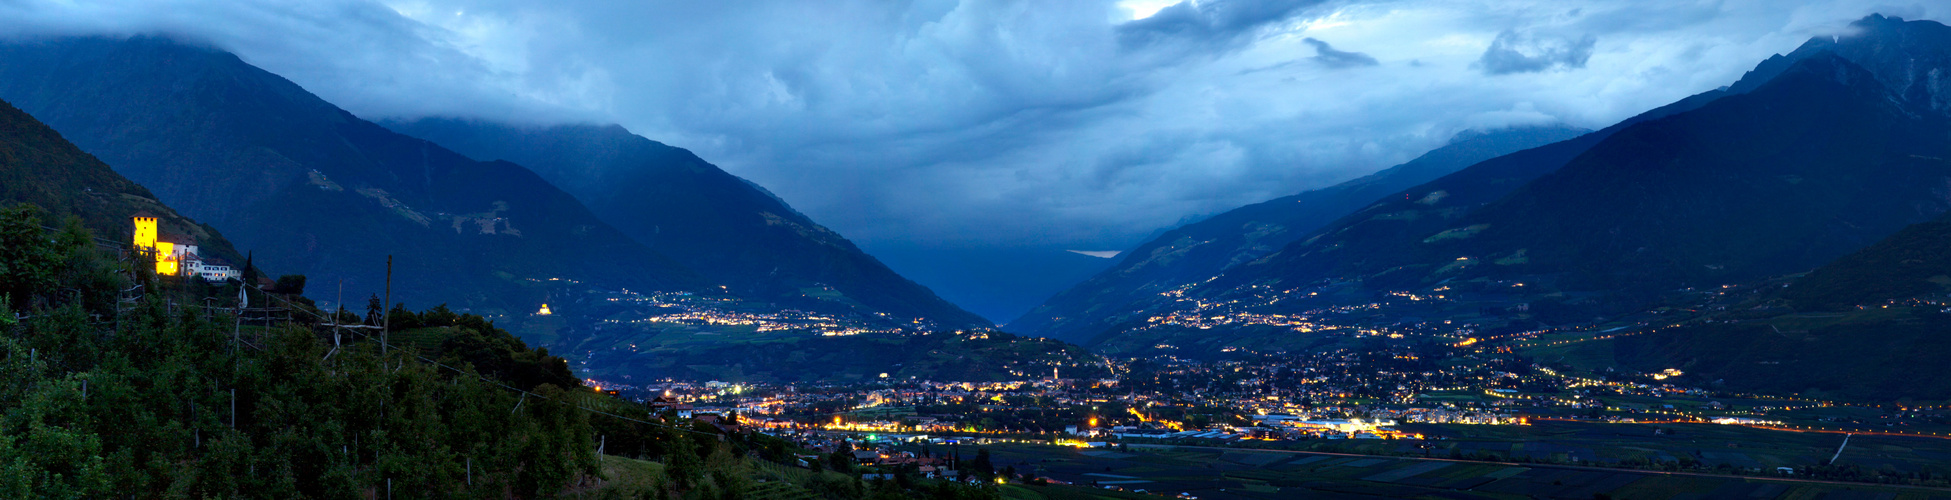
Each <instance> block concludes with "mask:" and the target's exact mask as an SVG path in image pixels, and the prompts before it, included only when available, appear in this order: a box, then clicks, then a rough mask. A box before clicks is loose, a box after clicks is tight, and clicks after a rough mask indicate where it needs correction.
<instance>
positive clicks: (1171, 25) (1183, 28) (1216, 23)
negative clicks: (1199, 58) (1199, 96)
mask: <svg viewBox="0 0 1951 500" xmlns="http://www.w3.org/2000/svg"><path fill="white" fill-rule="evenodd" d="M1320 3H1322V0H1208V1H1204V2H1192V1H1186V2H1180V3H1177V4H1174V5H1172V6H1170V7H1166V8H1163V9H1159V11H1158V12H1156V13H1153V14H1152V16H1151V17H1147V18H1144V19H1139V20H1136V21H1130V22H1127V23H1124V24H1122V25H1119V26H1118V28H1117V31H1118V43H1119V45H1120V46H1122V47H1124V48H1125V49H1126V50H1137V49H1145V48H1154V47H1163V46H1178V47H1186V48H1224V47H1230V46H1234V45H1237V44H1239V43H1240V42H1243V41H1245V40H1248V39H1250V38H1251V37H1252V36H1253V35H1254V34H1256V33H1258V32H1259V31H1260V29H1261V28H1263V27H1266V26H1268V25H1270V24H1273V23H1276V22H1279V21H1281V20H1284V19H1287V18H1288V17H1290V16H1293V15H1294V14H1295V13H1296V12H1298V11H1300V10H1301V9H1303V8H1305V7H1310V6H1314V5H1318V4H1320Z"/></svg>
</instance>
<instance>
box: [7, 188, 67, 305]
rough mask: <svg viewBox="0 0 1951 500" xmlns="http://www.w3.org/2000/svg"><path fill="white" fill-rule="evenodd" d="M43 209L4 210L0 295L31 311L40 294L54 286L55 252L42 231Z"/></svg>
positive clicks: (24, 205)
mask: <svg viewBox="0 0 1951 500" xmlns="http://www.w3.org/2000/svg"><path fill="white" fill-rule="evenodd" d="M40 215H41V209H40V208H39V207H35V206H33V205H29V204H26V203H22V204H18V205H14V206H11V207H7V208H4V209H0V295H4V296H7V297H11V298H12V300H11V302H12V303H13V305H14V307H15V308H19V309H27V308H29V307H31V306H32V304H31V300H30V299H32V298H33V297H34V294H35V293H36V292H44V291H46V290H48V289H50V288H53V287H54V269H55V253H54V249H53V248H51V247H52V245H50V244H49V242H48V237H47V235H46V234H44V233H43V232H42V231H41V218H40Z"/></svg>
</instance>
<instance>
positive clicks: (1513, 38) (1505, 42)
mask: <svg viewBox="0 0 1951 500" xmlns="http://www.w3.org/2000/svg"><path fill="white" fill-rule="evenodd" d="M1597 44H1598V38H1596V37H1593V36H1591V35H1586V36H1585V37H1583V38H1579V39H1576V40H1574V39H1571V38H1566V37H1552V36H1532V35H1525V34H1519V33H1518V32H1517V31H1513V30H1504V32H1503V33H1498V34H1497V39H1496V40H1494V41H1492V42H1490V48H1489V49H1487V50H1485V51H1484V56H1483V58H1481V59H1478V60H1477V68H1478V69H1482V70H1483V71H1484V73H1488V74H1492V75H1508V74H1512V73H1536V72H1539V71H1544V70H1548V69H1553V68H1558V67H1563V68H1568V69H1577V68H1583V67H1585V61H1586V60H1587V59H1591V58H1592V47H1593V46H1594V45H1597Z"/></svg>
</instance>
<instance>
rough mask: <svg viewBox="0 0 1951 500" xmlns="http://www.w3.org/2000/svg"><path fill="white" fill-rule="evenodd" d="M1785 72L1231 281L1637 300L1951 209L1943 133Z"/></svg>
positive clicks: (1817, 58) (1839, 65)
mask: <svg viewBox="0 0 1951 500" xmlns="http://www.w3.org/2000/svg"><path fill="white" fill-rule="evenodd" d="M1937 26H1940V27H1941V25H1937ZM1786 60H1788V61H1790V64H1789V66H1787V67H1786V68H1782V69H1780V70H1779V73H1780V74H1779V76H1775V77H1774V78H1772V79H1769V80H1767V82H1766V83H1761V84H1753V83H1752V81H1753V80H1755V79H1759V78H1766V77H1768V76H1771V75H1769V73H1773V72H1776V69H1775V68H1771V67H1770V65H1769V64H1764V65H1763V66H1762V67H1760V68H1757V70H1756V71H1755V72H1753V73H1751V74H1750V77H1749V78H1748V79H1745V80H1744V82H1743V83H1744V85H1737V86H1735V87H1734V88H1735V89H1740V88H1750V89H1752V91H1751V92H1750V93H1748V94H1743V95H1737V96H1731V97H1726V98H1722V99H1719V100H1716V101H1714V102H1712V103H1710V104H1707V105H1706V106H1703V107H1701V108H1700V109H1699V110H1696V111H1692V112H1689V113H1685V114H1681V115H1677V116H1673V117H1670V118H1666V119H1661V120H1655V121H1647V122H1643V123H1638V124H1636V125H1633V126H1632V127H1630V128H1628V129H1625V130H1624V131H1621V132H1618V133H1617V134H1616V135H1614V136H1611V137H1608V138H1607V139H1606V140H1605V141H1604V142H1603V143H1601V144H1599V145H1596V146H1595V147H1593V148H1592V149H1591V150H1590V151H1587V152H1585V153H1583V154H1581V155H1580V156H1578V158H1577V159H1576V160H1574V161H1573V162H1572V163H1571V164H1570V165H1567V166H1566V167H1564V168H1563V169H1560V170H1558V171H1556V172H1553V173H1551V174H1550V175H1547V176H1543V177H1541V178H1539V179H1537V180H1536V181H1534V182H1531V183H1529V184H1526V185H1524V187H1523V188H1522V189H1519V190H1516V191H1515V192H1511V193H1510V194H1509V195H1508V196H1506V197H1503V199H1502V200H1498V201H1496V202H1495V203H1491V204H1489V205H1486V206H1484V207H1483V208H1481V209H1476V210H1471V207H1468V206H1462V207H1456V210H1454V211H1452V212H1450V213H1439V214H1436V215H1438V217H1433V218H1432V219H1434V221H1433V222H1430V223H1425V224H1420V225H1417V224H1402V223H1396V222H1392V221H1384V220H1382V219H1380V218H1371V219H1366V220H1364V219H1360V218H1351V219H1352V220H1345V221H1342V222H1341V223H1338V224H1337V225H1336V226H1331V228H1330V229H1328V230H1326V231H1324V232H1323V233H1322V234H1321V235H1319V236H1317V237H1315V238H1313V239H1310V240H1306V241H1302V242H1297V243H1296V244H1294V245H1290V246H1289V247H1288V248H1286V249H1283V250H1282V252H1281V253H1280V254H1277V255H1276V256H1274V257H1270V258H1269V259H1267V261H1266V262H1265V263H1263V264H1261V265H1256V266H1245V267H1243V268H1242V269H1241V272H1239V273H1237V274H1236V275H1235V276H1230V277H1229V278H1227V279H1225V280H1222V281H1227V282H1228V283H1227V285H1232V286H1238V285H1240V284H1242V283H1249V282H1259V283H1270V282H1282V283H1286V284H1288V285H1295V284H1299V283H1306V282H1312V281H1316V280H1322V279H1329V278H1342V279H1345V278H1359V279H1362V280H1364V281H1365V282H1366V283H1367V284H1368V285H1369V286H1370V287H1372V288H1401V287H1415V286H1421V285H1424V284H1430V283H1435V282H1438V281H1442V280H1456V279H1475V278H1485V279H1520V278H1522V279H1527V280H1542V281H1544V282H1546V284H1547V286H1545V287H1536V288H1532V289H1530V290H1532V291H1548V290H1553V289H1554V288H1556V289H1559V290H1574V289H1576V290H1609V291H1614V292H1616V291H1621V290H1623V291H1627V292H1630V293H1628V295H1641V296H1643V295H1644V294H1649V293H1656V292H1658V291H1659V290H1661V289H1664V288H1671V287H1679V286H1697V285H1712V284H1717V283H1718V282H1720V281H1726V280H1744V279H1753V278H1756V277H1759V276H1765V275H1769V274H1777V273H1782V272H1792V271H1795V270H1799V269H1807V268H1809V267H1813V266H1815V265H1818V264H1820V263H1822V262H1825V261H1827V260H1829V259H1832V258H1834V257H1837V256H1839V255H1842V254H1843V253H1847V252H1849V251H1852V250H1854V249H1856V248H1860V247H1861V246H1863V245H1866V244H1868V243H1871V242H1874V241H1876V240H1877V239H1880V238H1882V237H1884V236H1886V235H1888V234H1889V233H1890V232H1893V231H1895V230H1896V229H1897V228H1900V227H1902V226H1903V225H1905V224H1909V223H1913V222H1918V221H1921V220H1924V219H1927V218H1930V217H1933V216H1935V215H1937V214H1938V213H1940V212H1942V211H1943V210H1944V209H1945V207H1946V206H1947V203H1951V196H1948V195H1951V189H1946V187H1945V186H1946V182H1947V179H1946V177H1945V174H1946V172H1947V170H1946V167H1947V165H1946V164H1945V163H1944V162H1943V161H1942V160H1939V159H1937V158H1940V157H1943V156H1944V155H1943V153H1942V151H1943V150H1944V149H1945V144H1944V141H1942V140H1941V138H1940V137H1938V136H1936V135H1934V134H1939V133H1942V130H1943V129H1942V125H1943V123H1942V122H1943V120H1942V119H1941V118H1940V117H1937V116H1936V115H1932V114H1929V113H1928V111H1923V112H1922V113H1923V114H1920V110H1919V109H1918V108H1917V107H1916V106H1912V105H1907V104H1905V103H1904V100H1902V99H1899V98H1897V97H1895V95H1894V94H1892V93H1891V92H1890V90H1889V89H1887V88H1886V87H1884V86H1883V85H1881V84H1879V83H1878V81H1877V79H1876V78H1874V77H1873V76H1872V73H1871V72H1869V71H1866V70H1864V69H1863V68H1861V67H1859V66H1857V65H1855V64H1853V63H1851V62H1849V61H1847V60H1844V59H1842V58H1839V57H1836V56H1834V55H1832V54H1831V53H1828V52H1819V53H1816V54H1802V55H1800V56H1798V58H1796V59H1786ZM1775 62H1777V61H1774V60H1771V61H1770V63H1775ZM1541 149H1542V148H1541ZM1514 156H1515V155H1514ZM1488 163H1491V162H1486V164H1488ZM1575 167H1576V168H1575ZM1477 168H1478V167H1473V168H1472V169H1466V170H1464V171H1462V172H1459V173H1458V174H1456V175H1453V176H1452V177H1460V176H1465V175H1472V174H1475V173H1476V172H1474V170H1476V169H1477ZM1446 180H1447V179H1446ZM1440 182H1443V181H1439V183H1440ZM1419 190H1424V188H1418V189H1413V190H1410V191H1409V192H1407V193H1408V194H1409V195H1410V197H1412V198H1413V197H1414V196H1413V195H1414V194H1416V193H1417V192H1418V191H1419ZM1375 212H1377V211H1376V210H1373V209H1371V210H1369V211H1365V213H1375ZM1413 215H1414V214H1407V215H1396V216H1395V217H1396V218H1409V217H1411V216H1413ZM1358 217H1360V216H1358ZM1487 262H1488V263H1492V264H1489V265H1486V264H1485V263H1487ZM1554 283H1555V284H1554Z"/></svg>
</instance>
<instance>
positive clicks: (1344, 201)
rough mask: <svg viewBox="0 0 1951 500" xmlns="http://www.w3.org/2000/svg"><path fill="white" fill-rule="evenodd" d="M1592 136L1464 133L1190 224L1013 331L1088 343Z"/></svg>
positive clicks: (1529, 130)
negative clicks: (1515, 162)
mask: <svg viewBox="0 0 1951 500" xmlns="http://www.w3.org/2000/svg"><path fill="white" fill-rule="evenodd" d="M1583 132H1585V131H1583V130H1577V129H1572V128H1569V127H1563V126H1549V127H1520V128H1513V129H1507V130H1497V131H1492V132H1467V133H1464V134H1459V135H1458V136H1457V137H1456V138H1454V139H1452V140H1451V141H1450V143H1449V144H1448V145H1445V146H1443V147H1441V148H1437V149H1435V150H1432V151H1430V152H1428V153H1425V154H1423V155H1422V156H1420V157H1417V158H1416V159H1414V160H1410V161H1409V162H1407V163H1403V164H1401V165H1396V166H1394V167H1390V168H1387V169H1384V170H1382V171H1379V172H1376V173H1373V174H1369V175H1367V176H1364V177H1362V178H1359V179H1355V180H1351V181H1348V182H1344V183H1341V184H1337V185H1334V186H1330V187H1327V188H1322V189H1316V190H1312V191H1307V192H1304V193H1300V194H1296V195H1292V196H1284V197H1280V198H1275V199H1273V200H1269V201H1266V202H1262V203H1256V204H1253V205H1247V206H1244V207H1240V208H1237V209H1233V210H1231V211H1227V212H1225V213H1222V214H1219V215H1215V216H1213V217H1211V218H1208V219H1205V220H1202V221H1199V222H1195V223H1192V224H1187V225H1185V226H1182V227H1179V228H1176V229H1173V230H1171V231H1167V232H1166V233H1165V234H1163V235H1160V236H1159V237H1158V238H1154V239H1152V240H1151V241H1147V242H1145V243H1144V244H1141V245H1139V246H1138V247H1137V248H1135V249H1133V250H1131V251H1129V252H1126V256H1125V258H1124V260H1123V261H1121V262H1119V263H1118V265H1117V266H1115V267H1112V268H1111V269H1107V270H1105V271H1104V272H1102V273H1099V274H1098V275H1097V276H1093V277H1092V278H1091V279H1090V280H1088V281H1085V282H1083V283H1080V284H1078V285H1077V286H1075V287H1072V288H1071V289H1069V290H1065V291H1064V292H1062V293H1060V294H1058V295H1057V296H1055V297H1052V298H1051V299H1050V300H1048V301H1046V302H1045V303H1044V304H1043V305H1042V306H1039V307H1038V308H1036V309H1035V310H1033V311H1030V312H1029V313H1027V314H1025V315H1024V316H1023V317H1021V318H1018V319H1016V320H1015V321H1011V322H1010V323H1009V327H1010V328H1011V329H1012V330H1016V331H1021V332H1024V333H1029V334H1035V335H1043V336H1049V337H1054V338H1061V339H1070V340H1085V339H1083V338H1080V337H1081V336H1083V335H1088V334H1089V333H1094V331H1095V330H1098V329H1101V328H1103V327H1104V326H1105V325H1107V324H1110V323H1115V322H1117V321H1119V320H1120V319H1119V318H1118V316H1119V315H1120V314H1122V313H1127V312H1130V311H1137V310H1143V309H1145V308H1146V307H1147V306H1148V304H1150V303H1152V302H1155V301H1157V300H1158V299H1159V294H1160V293H1163V292H1166V291H1169V290H1172V289H1176V288H1179V287H1182V286H1185V285H1188V284H1192V283H1197V282H1200V281H1203V280H1205V279H1207V278H1210V277H1212V276H1216V275H1218V274H1220V273H1222V272H1225V270H1227V269H1229V268H1232V267H1233V266H1235V265H1238V264H1241V263H1244V262H1250V261H1253V260H1255V259H1259V258H1261V257H1264V256H1266V255H1267V254H1270V253H1273V252H1274V251H1275V250H1278V249H1279V248H1280V247H1282V246H1284V245H1286V244H1287V243H1289V242H1292V241H1294V240H1295V239H1297V238H1299V237H1301V236H1303V235H1306V234H1308V233H1310V232H1311V231H1313V230H1314V229H1316V228H1319V227H1320V226H1321V225H1323V224H1326V223H1328V222H1332V221H1334V220H1335V219H1337V218H1340V217H1341V216H1344V215H1347V214H1349V213H1350V212H1354V211H1355V210H1356V209H1358V208H1361V207H1363V206H1366V205H1368V204H1371V203H1374V202H1376V200H1377V199H1379V198H1382V197H1383V196H1387V195H1389V194H1391V193H1395V192H1398V191H1401V190H1403V189H1405V188H1408V187H1411V186H1415V185H1417V184H1422V183H1424V182H1428V181H1430V180H1432V179H1435V178H1437V177H1441V176H1443V175H1447V174H1449V173H1451V172H1455V171H1456V170H1457V169H1460V168H1463V167H1466V166H1469V165H1471V164H1474V163H1477V162H1480V161H1484V160H1488V159H1491V158H1495V157H1498V156H1503V155H1505V154H1509V153H1512V152H1516V151H1520V150H1524V149H1530V148H1533V147H1537V146H1542V145H1546V144H1551V143H1554V142H1558V141H1562V140H1566V139H1570V138H1572V137H1574V136H1577V135H1579V134H1581V133H1583Z"/></svg>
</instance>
